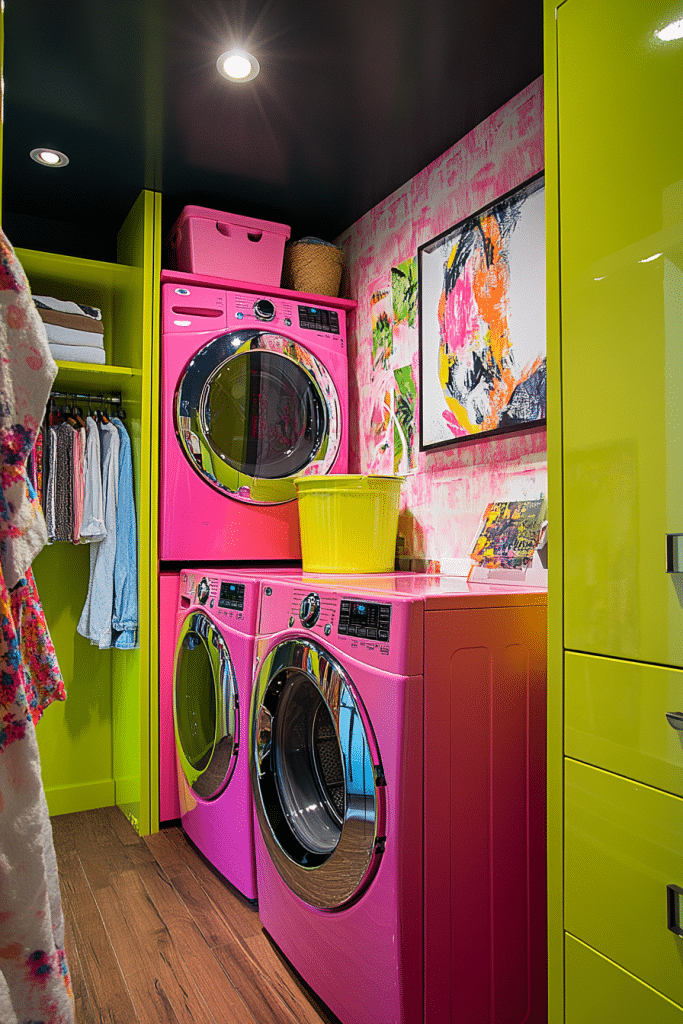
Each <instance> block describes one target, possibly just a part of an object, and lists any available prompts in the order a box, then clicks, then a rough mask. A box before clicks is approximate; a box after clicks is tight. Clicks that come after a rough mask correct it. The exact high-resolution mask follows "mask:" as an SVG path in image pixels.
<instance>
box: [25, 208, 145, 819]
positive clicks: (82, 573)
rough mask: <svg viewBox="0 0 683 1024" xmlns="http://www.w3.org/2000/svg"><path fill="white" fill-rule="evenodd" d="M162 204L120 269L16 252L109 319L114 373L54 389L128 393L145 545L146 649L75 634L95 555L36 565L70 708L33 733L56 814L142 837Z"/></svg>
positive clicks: (46, 279) (123, 244)
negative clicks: (107, 813)
mask: <svg viewBox="0 0 683 1024" xmlns="http://www.w3.org/2000/svg"><path fill="white" fill-rule="evenodd" d="M160 201H161V197H160V196H159V195H157V194H155V193H152V192H143V193H141V195H140V197H139V199H138V201H137V202H136V203H135V205H134V207H133V209H132V210H131V212H130V214H129V216H128V218H127V220H126V222H125V223H124V225H123V227H122V229H121V232H120V234H119V239H118V243H119V244H118V250H119V260H120V262H119V263H115V264H110V263H101V262H98V261H94V260H86V259H79V258H75V257H70V256H65V255H61V254H58V253H45V252H37V251H33V250H26V249H20V248H19V249H17V256H18V257H19V260H20V262H21V264H22V266H23V268H24V270H25V272H26V275H27V277H28V280H29V283H30V285H31V289H32V291H33V293H34V294H43V295H52V296H55V297H57V298H61V299H73V300H75V301H78V302H86V303H89V304H90V305H93V306H96V307H98V308H100V309H101V310H102V320H103V326H104V331H105V335H104V345H105V352H106V360H107V362H106V365H104V366H99V365H90V364H85V363H59V362H58V364H57V365H58V373H57V378H56V380H55V383H54V385H53V389H54V390H56V391H59V392H67V393H69V392H78V393H82V394H95V395H102V394H104V395H107V394H111V393H117V394H120V395H121V398H122V401H123V405H124V408H125V410H126V416H127V419H126V427H127V429H128V433H129V435H130V438H131V449H132V460H133V475H134V493H135V509H136V516H137V535H138V570H139V577H138V607H139V649H137V650H132V651H118V650H102V651H101V650H99V649H98V648H97V647H93V646H92V645H91V644H90V643H89V642H88V641H87V640H85V639H84V638H83V637H81V636H80V635H79V634H78V633H77V631H76V625H77V623H78V620H79V618H80V614H81V610H82V608H83V604H84V602H85V598H86V594H87V590H88V581H89V548H88V546H87V545H83V546H74V545H69V544H64V543H60V544H54V545H51V546H48V547H46V548H44V549H43V551H41V553H40V554H39V555H38V557H37V558H36V560H35V563H34V571H35V578H36V583H37V586H38V590H39V593H40V596H41V600H42V602H43V606H44V609H45V614H46V619H47V622H48V626H49V628H50V633H51V636H52V639H53V642H54V645H55V650H56V652H57V657H58V660H59V664H60V668H61V670H62V674H63V676H64V681H65V685H66V690H67V700H66V701H65V702H64V703H56V704H53V705H52V706H51V707H50V708H48V710H47V711H46V713H45V715H44V716H43V719H42V720H41V723H40V725H39V727H38V729H37V736H38V744H39V748H40V756H41V767H42V775H43V785H44V788H45V793H46V797H47V802H48V808H49V810H50V813H51V814H62V813H66V812H69V811H78V810H87V809H89V808H92V807H103V806H111V805H113V804H118V805H119V806H120V807H121V808H122V809H123V811H124V813H125V814H126V815H127V816H128V818H129V819H130V820H131V821H132V822H133V824H134V825H135V826H136V827H137V828H138V829H139V831H140V832H141V833H142V834H145V833H148V832H150V831H154V830H156V828H157V827H158V782H157V769H156V765H157V764H158V755H157V749H158V748H157V729H156V722H157V706H158V698H157V686H156V678H157V676H156V672H157V669H156V653H155V652H156V627H155V623H156V586H155V585H154V582H153V581H155V580H156V568H157V567H156V525H155V524H156V494H157V479H156V476H157V470H156V451H157V436H158V428H157V422H158V412H157V401H158V374H157V372H156V366H157V364H158V351H157V338H158V307H159V285H158V280H157V279H158V274H157V273H156V269H158V266H159V253H160V235H161V227H160Z"/></svg>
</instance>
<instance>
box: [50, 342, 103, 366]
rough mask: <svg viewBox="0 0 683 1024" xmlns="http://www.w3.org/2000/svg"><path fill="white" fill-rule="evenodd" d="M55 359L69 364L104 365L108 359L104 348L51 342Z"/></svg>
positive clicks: (51, 350) (51, 349)
mask: <svg viewBox="0 0 683 1024" xmlns="http://www.w3.org/2000/svg"><path fill="white" fill-rule="evenodd" d="M50 352H51V353H52V358H53V359H61V360H62V361H63V362H67V363H99V364H100V365H101V366H103V365H104V363H105V361H106V357H105V354H104V349H103V348H94V347H92V346H86V345H56V344H54V342H50Z"/></svg>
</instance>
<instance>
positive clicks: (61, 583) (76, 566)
mask: <svg viewBox="0 0 683 1024" xmlns="http://www.w3.org/2000/svg"><path fill="white" fill-rule="evenodd" d="M33 569H34V575H35V580H36V585H37V587H38V593H39V595H40V599H41V601H42V604H43V608H44V610H45V617H46V619H47V622H48V625H49V629H50V635H51V637H52V642H53V643H54V646H55V651H56V652H57V659H58V661H59V667H60V669H61V671H62V675H63V677H64V684H65V687H66V692H67V699H66V701H64V702H63V703H61V702H55V703H54V704H51V705H50V707H49V708H48V709H47V711H46V712H45V714H44V715H43V718H42V719H41V721H40V722H39V724H38V727H37V736H38V745H39V749H40V758H41V766H42V774H43V785H44V787H45V792H46V796H47V801H48V808H49V810H50V813H55V814H56V813H64V812H65V811H75V810H84V809H85V806H84V804H86V805H88V806H90V807H92V806H95V807H97V806H101V805H98V804H97V803H95V804H93V803H91V802H90V801H92V799H93V798H94V796H93V794H95V793H98V792H100V791H102V792H107V793H109V792H110V791H111V792H112V793H113V789H114V786H113V776H112V756H113V747H112V694H111V660H112V653H111V651H100V650H99V649H98V648H97V647H93V646H92V645H91V643H90V641H89V640H86V639H85V638H84V637H82V636H80V635H79V634H78V633H77V632H76V626H77V624H78V620H79V618H80V615H81V611H82V609H83V605H84V603H85V598H86V595H87V592H88V578H89V571H90V549H89V546H88V545H78V546H75V545H73V544H66V543H61V544H53V545H51V546H49V547H46V548H44V549H43V551H41V553H40V554H39V555H38V557H37V558H36V559H35V562H34V565H33ZM103 787H104V788H103ZM57 789H58V790H59V791H60V792H59V797H57V796H55V798H54V799H53V797H52V793H53V791H54V790H57ZM58 807H59V808H60V809H59V810H58V809H57V808H58Z"/></svg>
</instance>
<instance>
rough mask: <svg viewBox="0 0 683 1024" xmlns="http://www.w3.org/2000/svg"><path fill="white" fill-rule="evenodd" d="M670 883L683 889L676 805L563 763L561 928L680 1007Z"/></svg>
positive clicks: (681, 829) (679, 946)
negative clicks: (669, 908)
mask: <svg viewBox="0 0 683 1024" xmlns="http://www.w3.org/2000/svg"><path fill="white" fill-rule="evenodd" d="M670 884H673V885H679V886H683V800H681V799H680V798H679V797H676V796H671V795H670V794H669V793H663V792H661V790H658V789H651V788H650V787H648V786H643V785H640V784H639V783H636V782H632V781H631V780H630V779H624V778H622V777H621V776H618V775H612V774H610V773H609V772H604V771H601V770H600V769H598V768H592V767H590V766H589V765H585V764H582V763H581V762H578V761H573V760H571V759H570V758H567V759H566V760H565V928H566V930H567V931H568V932H570V933H571V934H572V935H574V936H576V937H577V938H579V939H581V940H582V941H583V942H585V943H587V944H588V945H589V946H592V947H593V948H594V949H597V950H599V951H600V952H601V953H603V954H604V955H605V956H607V957H609V959H610V960H614V962H615V963H617V964H619V966H620V967H623V968H624V969H625V970H627V971H629V972H630V973H631V974H634V975H635V976H636V977H637V978H640V979H641V980H642V981H644V982H646V984H648V985H651V986H652V987H653V988H656V989H657V990H658V991H659V992H662V993H663V994H664V995H665V996H667V997H668V998H669V999H672V1000H673V1001H674V1002H676V1003H678V1004H679V1005H683V938H681V937H679V936H677V935H675V934H674V933H673V932H671V931H670V930H669V929H668V927H667V886H668V885H670Z"/></svg>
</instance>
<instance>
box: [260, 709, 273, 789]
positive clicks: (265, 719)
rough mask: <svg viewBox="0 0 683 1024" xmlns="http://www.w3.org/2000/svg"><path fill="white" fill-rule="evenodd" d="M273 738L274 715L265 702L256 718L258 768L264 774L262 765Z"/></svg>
mask: <svg viewBox="0 0 683 1024" xmlns="http://www.w3.org/2000/svg"><path fill="white" fill-rule="evenodd" d="M272 739H273V716H272V715H271V713H270V711H269V710H268V708H266V707H264V706H263V704H262V705H261V707H260V708H259V712H258V717H257V719H256V768H257V771H258V773H259V775H263V769H262V767H261V765H262V764H263V762H264V760H265V759H266V758H267V757H268V754H269V753H270V748H271V744H272Z"/></svg>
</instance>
